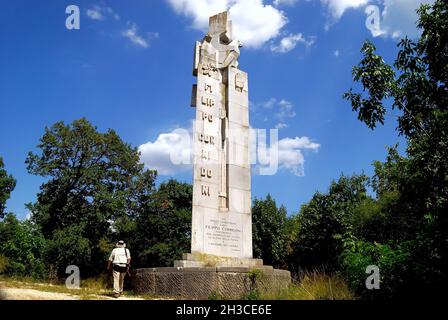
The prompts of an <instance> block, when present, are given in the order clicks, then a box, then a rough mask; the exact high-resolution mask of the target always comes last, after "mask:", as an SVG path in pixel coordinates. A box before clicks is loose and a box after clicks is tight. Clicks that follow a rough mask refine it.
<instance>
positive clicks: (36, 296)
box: [0, 288, 80, 300]
mask: <svg viewBox="0 0 448 320" xmlns="http://www.w3.org/2000/svg"><path fill="white" fill-rule="evenodd" d="M79 299H80V297H79V296H78V297H77V296H73V295H70V294H66V293H58V292H45V291H39V290H34V289H23V288H2V289H0V300H79Z"/></svg>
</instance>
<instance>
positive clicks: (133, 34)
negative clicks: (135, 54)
mask: <svg viewBox="0 0 448 320" xmlns="http://www.w3.org/2000/svg"><path fill="white" fill-rule="evenodd" d="M121 35H122V36H123V37H125V38H127V39H129V40H130V41H131V42H132V43H133V44H135V45H136V46H139V47H142V48H148V47H149V38H158V37H159V34H158V33H157V32H153V33H148V34H147V36H146V37H143V36H141V35H140V34H139V32H138V28H137V25H136V24H135V23H132V24H130V25H129V27H128V28H127V29H125V30H123V32H122V33H121Z"/></svg>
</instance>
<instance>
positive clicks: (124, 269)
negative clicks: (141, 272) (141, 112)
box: [114, 264, 128, 273]
mask: <svg viewBox="0 0 448 320" xmlns="http://www.w3.org/2000/svg"><path fill="white" fill-rule="evenodd" d="M114 271H116V272H120V273H125V272H126V271H128V267H122V266H119V265H117V264H114Z"/></svg>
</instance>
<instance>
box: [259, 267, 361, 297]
mask: <svg viewBox="0 0 448 320" xmlns="http://www.w3.org/2000/svg"><path fill="white" fill-rule="evenodd" d="M260 299H261V300H354V299H356V297H355V295H354V294H353V293H352V292H351V291H350V290H349V288H348V286H347V283H346V282H345V281H344V280H343V279H342V278H341V277H339V276H336V275H327V274H324V273H319V272H308V273H306V274H305V275H304V276H303V277H302V278H301V279H300V280H299V281H297V282H294V283H292V284H291V285H290V286H289V287H288V288H287V289H283V290H280V291H279V292H277V293H273V294H272V293H271V294H261V295H260Z"/></svg>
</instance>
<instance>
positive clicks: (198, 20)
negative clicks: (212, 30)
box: [167, 0, 288, 48]
mask: <svg viewBox="0 0 448 320" xmlns="http://www.w3.org/2000/svg"><path fill="white" fill-rule="evenodd" d="M167 1H168V2H169V3H170V5H171V6H172V7H173V9H174V10H175V11H176V12H177V13H178V14H182V15H185V16H187V17H190V18H191V19H192V20H193V22H192V26H193V28H196V29H199V30H202V31H206V30H207V27H208V19H209V17H210V16H212V15H215V14H217V13H220V12H222V11H225V10H229V12H230V19H231V20H232V22H233V33H234V36H235V38H237V39H238V40H240V41H241V42H242V43H243V45H244V46H246V47H248V48H259V47H261V46H262V45H263V44H264V43H266V42H267V41H269V40H271V39H273V38H275V37H277V36H278V35H279V33H280V30H281V29H282V28H283V26H284V25H285V24H286V23H287V21H288V20H287V18H286V16H285V15H284V13H283V12H282V11H281V10H279V9H277V8H275V7H273V6H272V5H268V4H264V1H263V0H167ZM248 13H250V14H248Z"/></svg>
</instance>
